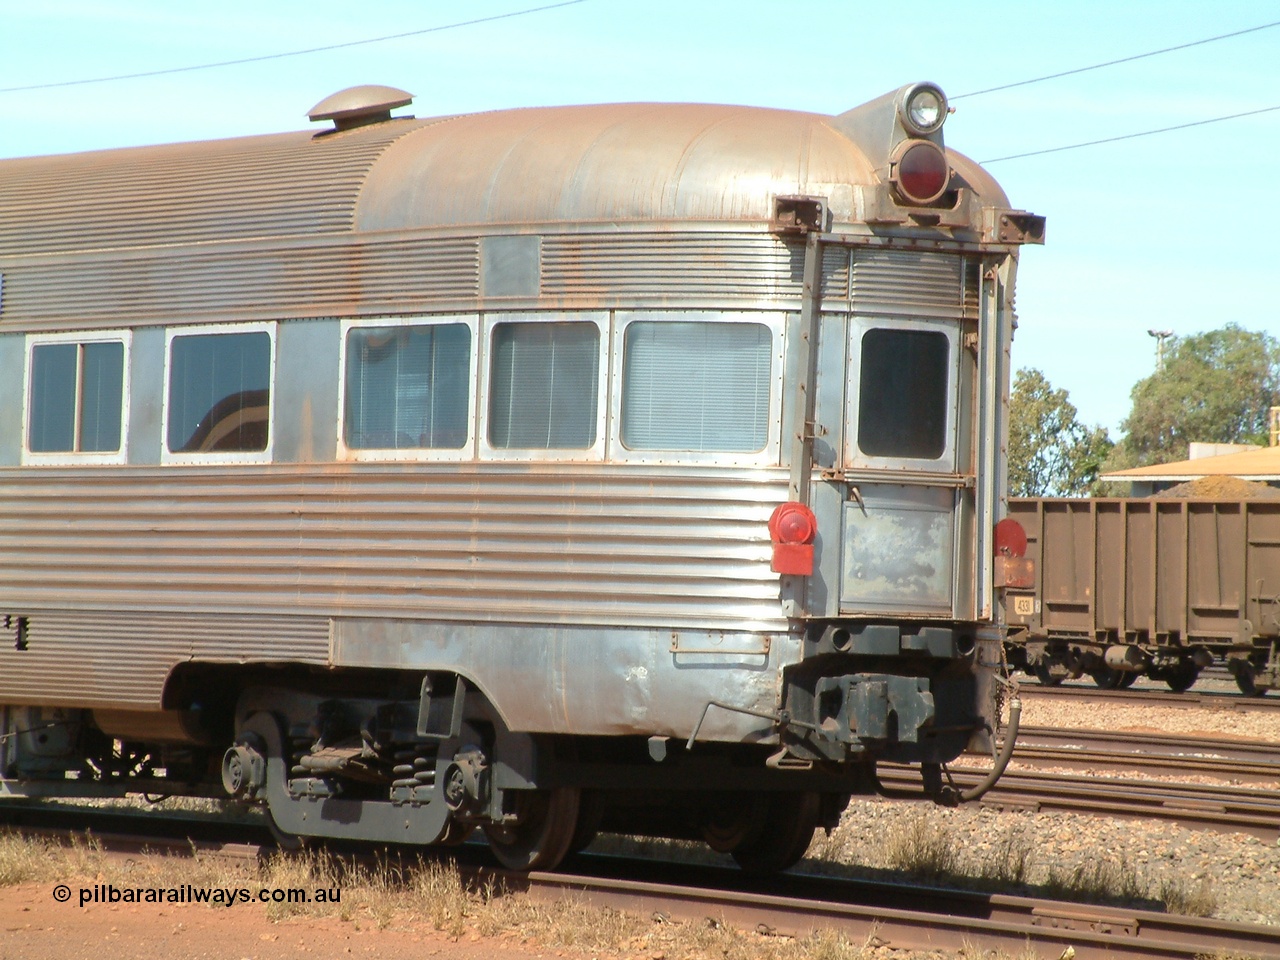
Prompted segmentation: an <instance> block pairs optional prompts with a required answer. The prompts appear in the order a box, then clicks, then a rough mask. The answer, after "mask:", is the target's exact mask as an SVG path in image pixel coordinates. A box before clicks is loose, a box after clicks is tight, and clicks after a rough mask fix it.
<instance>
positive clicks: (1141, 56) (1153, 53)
mask: <svg viewBox="0 0 1280 960" xmlns="http://www.w3.org/2000/svg"><path fill="white" fill-rule="evenodd" d="M1272 27H1280V20H1277V21H1275V22H1273V23H1264V24H1261V25H1260V26H1257V27H1249V28H1247V29H1245V30H1236V31H1235V32H1233V33H1223V34H1219V35H1218V36H1216V37H1205V38H1204V39H1203V40H1192V41H1191V42H1190V43H1180V44H1178V45H1177V46H1175V47H1163V48H1161V49H1159V50H1151V51H1149V52H1147V53H1135V54H1134V55H1133V56H1131V57H1121V58H1120V59H1119V60H1108V61H1106V62H1105V63H1095V64H1092V65H1091V66H1088V67H1076V68H1075V69H1074V70H1063V71H1061V72H1059V73H1048V74H1045V75H1044V76H1043V77H1032V78H1031V79H1030V80H1019V81H1017V82H1016V83H1005V84H1002V85H1000V86H998V87H987V89H985V90H974V91H973V92H972V93H962V94H960V95H959V96H955V97H949V98H948V99H950V100H953V101H954V100H963V99H964V98H965V97H980V96H982V95H983V94H984V93H995V92H996V91H997V90H1012V89H1013V88H1014V87H1025V86H1027V84H1031V83H1040V82H1041V81H1043V80H1056V79H1058V77H1070V76H1072V75H1073V74H1077V73H1088V72H1089V71H1090V70H1101V69H1102V68H1103V67H1114V66H1116V65H1117V64H1120V63H1132V62H1133V61H1134V60H1145V59H1146V58H1147V57H1158V56H1160V54H1162V53H1173V52H1174V51H1175V50H1186V49H1187V48H1189V47H1199V46H1203V45H1204V44H1206V43H1216V42H1217V41H1219V40H1229V39H1231V38H1232V37H1242V36H1244V35H1245V34H1246V33H1257V32H1258V31H1259V30H1270V29H1271V28H1272ZM1222 119H1224V120H1226V119H1230V118H1228V117H1223V118H1222ZM1205 122H1210V121H1205Z"/></svg>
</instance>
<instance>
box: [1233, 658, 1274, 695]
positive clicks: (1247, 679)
mask: <svg viewBox="0 0 1280 960" xmlns="http://www.w3.org/2000/svg"><path fill="white" fill-rule="evenodd" d="M1235 675H1236V688H1237V689H1238V690H1239V691H1240V692H1241V693H1243V694H1244V695H1245V696H1246V697H1261V696H1265V695H1266V692H1267V690H1266V688H1265V687H1259V686H1258V679H1257V677H1258V671H1257V670H1255V669H1254V666H1253V664H1251V663H1242V664H1240V666H1239V667H1237V668H1236V671H1235Z"/></svg>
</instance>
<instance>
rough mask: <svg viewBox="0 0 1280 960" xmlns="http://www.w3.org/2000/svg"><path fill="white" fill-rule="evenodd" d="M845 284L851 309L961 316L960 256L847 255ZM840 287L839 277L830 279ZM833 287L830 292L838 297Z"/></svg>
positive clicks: (889, 252) (902, 252) (906, 253)
mask: <svg viewBox="0 0 1280 960" xmlns="http://www.w3.org/2000/svg"><path fill="white" fill-rule="evenodd" d="M852 257H853V264H852V276H851V277H850V279H849V281H848V284H849V286H848V289H849V297H850V299H851V300H852V304H853V309H855V310H857V311H859V312H863V313H892V314H908V315H910V316H915V317H957V318H958V317H961V316H963V313H964V302H965V296H964V277H963V265H964V260H963V258H962V257H959V256H955V255H954V254H939V253H923V252H918V251H914V250H867V249H856V250H853V251H852ZM840 282H841V278H840V275H839V274H837V275H835V276H834V277H833V278H832V283H833V284H837V285H838V284H839V283H840ZM838 289H839V288H838V286H833V289H832V293H837V292H838Z"/></svg>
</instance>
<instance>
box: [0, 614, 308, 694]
mask: <svg viewBox="0 0 1280 960" xmlns="http://www.w3.org/2000/svg"><path fill="white" fill-rule="evenodd" d="M63 602H64V603H65V604H66V605H67V606H71V605H72V604H73V603H74V599H73V598H64V601H63ZM23 613H24V615H25V616H26V618H27V623H26V627H25V633H24V645H25V648H26V649H18V648H17V644H16V643H13V642H10V643H6V644H4V645H3V646H0V703H8V704H21V703H33V704H39V703H59V704H63V705H66V706H84V707H92V706H95V705H109V706H115V707H128V706H146V707H153V708H154V707H158V706H159V705H160V698H161V694H162V692H163V688H164V681H165V678H166V677H167V676H168V674H169V671H170V670H171V669H172V668H173V667H174V666H175V665H177V664H179V663H183V662H185V661H187V660H192V659H196V660H206V661H209V660H216V661H223V662H226V661H230V662H235V663H240V662H249V661H256V662H270V661H276V662H283V661H290V662H304V663H318V664H323V663H325V662H327V660H328V657H329V633H330V627H329V621H328V620H327V619H326V618H322V617H314V616H311V617H263V616H245V615H231V614H217V615H192V614H188V615H184V614H158V613H152V612H143V611H136V612H113V611H110V610H102V611H98V612H85V613H81V612H66V611H65V610H62V611H50V612H44V611H41V610H38V609H33V608H32V607H30V606H27V607H24V608H23ZM13 619H14V618H13V617H12V616H11V620H10V622H11V624H12V623H13ZM0 622H2V621H0Z"/></svg>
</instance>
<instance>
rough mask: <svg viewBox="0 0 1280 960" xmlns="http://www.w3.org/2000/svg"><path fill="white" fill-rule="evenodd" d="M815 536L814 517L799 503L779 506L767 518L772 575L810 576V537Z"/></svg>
mask: <svg viewBox="0 0 1280 960" xmlns="http://www.w3.org/2000/svg"><path fill="white" fill-rule="evenodd" d="M817 533H818V518H817V517H815V516H814V515H813V511H812V510H810V509H809V508H808V507H806V506H805V505H804V504H803V503H795V502H794V501H792V502H788V503H783V504H779V505H778V508H777V509H776V510H774V511H773V516H771V517H770V518H769V537H770V538H771V539H772V540H773V564H772V570H773V572H774V573H791V574H795V575H797V576H801V577H807V576H810V575H811V574H812V573H813V538H814V537H815V536H817Z"/></svg>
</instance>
